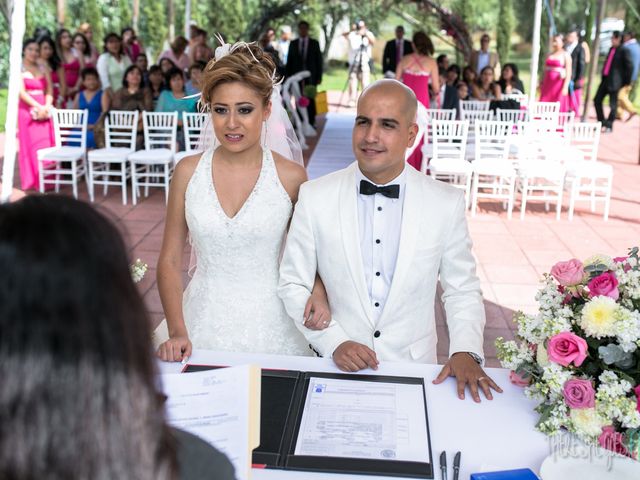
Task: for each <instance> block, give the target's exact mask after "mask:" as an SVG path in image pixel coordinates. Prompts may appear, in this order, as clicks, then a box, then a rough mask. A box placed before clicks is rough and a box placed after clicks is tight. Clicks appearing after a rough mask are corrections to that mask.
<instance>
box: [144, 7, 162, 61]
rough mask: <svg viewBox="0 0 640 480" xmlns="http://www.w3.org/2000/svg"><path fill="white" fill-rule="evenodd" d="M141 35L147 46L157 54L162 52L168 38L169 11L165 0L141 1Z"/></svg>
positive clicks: (152, 53) (153, 54)
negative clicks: (160, 0)
mask: <svg viewBox="0 0 640 480" xmlns="http://www.w3.org/2000/svg"><path fill="white" fill-rule="evenodd" d="M139 28H140V32H139V34H140V36H141V37H142V40H143V41H144V45H145V47H147V48H148V49H149V50H150V51H151V55H152V56H155V55H157V54H159V53H160V51H161V49H162V46H163V44H164V41H165V39H166V38H167V33H168V28H167V13H166V10H165V4H164V2H159V1H154V0H142V1H141V2H140V23H139Z"/></svg>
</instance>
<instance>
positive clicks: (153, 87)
mask: <svg viewBox="0 0 640 480" xmlns="http://www.w3.org/2000/svg"><path fill="white" fill-rule="evenodd" d="M147 79H148V83H147V87H148V88H149V90H150V91H151V98H152V99H153V109H154V110H155V109H156V105H157V104H158V99H159V98H160V93H162V91H163V90H164V89H165V88H166V85H165V84H164V75H163V74H162V70H161V69H160V67H159V66H158V65H151V68H149V75H148V78H147Z"/></svg>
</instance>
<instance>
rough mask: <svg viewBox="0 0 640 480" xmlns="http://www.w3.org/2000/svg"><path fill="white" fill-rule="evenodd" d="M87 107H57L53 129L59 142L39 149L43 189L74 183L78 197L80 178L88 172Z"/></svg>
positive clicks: (57, 188)
mask: <svg viewBox="0 0 640 480" xmlns="http://www.w3.org/2000/svg"><path fill="white" fill-rule="evenodd" d="M88 118H89V113H88V111H87V110H58V109H56V110H54V111H53V131H54V133H55V141H56V144H55V146H53V147H49V148H41V149H40V150H38V154H37V155H38V167H39V168H38V169H39V176H40V179H39V180H40V182H39V183H40V192H41V193H44V190H45V185H47V184H48V185H55V189H56V192H59V191H60V185H72V188H73V196H74V197H75V198H78V179H79V178H80V177H81V176H83V175H85V173H86V170H85V159H86V156H87V120H88Z"/></svg>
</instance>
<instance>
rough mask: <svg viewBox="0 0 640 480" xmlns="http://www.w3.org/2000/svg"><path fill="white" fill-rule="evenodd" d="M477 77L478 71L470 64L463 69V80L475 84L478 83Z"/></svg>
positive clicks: (468, 83)
mask: <svg viewBox="0 0 640 480" xmlns="http://www.w3.org/2000/svg"><path fill="white" fill-rule="evenodd" d="M477 78H478V75H476V71H475V70H474V69H473V68H471V67H470V66H469V65H467V66H466V67H464V68H463V69H462V81H463V82H464V83H466V84H467V85H473V84H474V83H476V80H477Z"/></svg>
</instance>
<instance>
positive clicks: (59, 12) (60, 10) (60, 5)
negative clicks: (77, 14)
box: [56, 0, 65, 28]
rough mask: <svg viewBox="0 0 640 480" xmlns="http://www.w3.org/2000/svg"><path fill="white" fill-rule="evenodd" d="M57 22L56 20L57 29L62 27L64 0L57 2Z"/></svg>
mask: <svg viewBox="0 0 640 480" xmlns="http://www.w3.org/2000/svg"><path fill="white" fill-rule="evenodd" d="M56 6H57V20H58V28H63V27H64V8H65V0H57V1H56Z"/></svg>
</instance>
